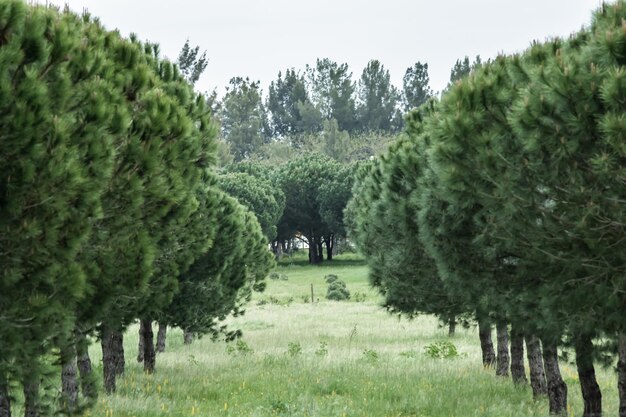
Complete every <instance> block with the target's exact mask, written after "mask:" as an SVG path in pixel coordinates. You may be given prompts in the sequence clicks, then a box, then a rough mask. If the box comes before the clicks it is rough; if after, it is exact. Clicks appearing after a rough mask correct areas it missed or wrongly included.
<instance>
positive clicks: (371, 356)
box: [363, 349, 379, 364]
mask: <svg viewBox="0 0 626 417" xmlns="http://www.w3.org/2000/svg"><path fill="white" fill-rule="evenodd" d="M378 359H379V356H378V352H376V351H375V350H374V349H363V360H364V361H365V362H367V363H370V364H375V363H376V362H378Z"/></svg>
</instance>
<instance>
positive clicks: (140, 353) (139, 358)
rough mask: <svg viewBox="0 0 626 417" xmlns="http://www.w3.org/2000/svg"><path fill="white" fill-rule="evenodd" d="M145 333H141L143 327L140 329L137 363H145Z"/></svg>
mask: <svg viewBox="0 0 626 417" xmlns="http://www.w3.org/2000/svg"><path fill="white" fill-rule="evenodd" d="M143 344H144V341H143V333H142V332H141V327H140V328H139V343H138V344H137V362H139V363H141V362H143V350H144V347H143Z"/></svg>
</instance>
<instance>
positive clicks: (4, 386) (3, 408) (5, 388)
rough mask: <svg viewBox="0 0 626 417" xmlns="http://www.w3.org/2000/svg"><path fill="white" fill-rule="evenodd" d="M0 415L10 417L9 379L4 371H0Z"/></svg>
mask: <svg viewBox="0 0 626 417" xmlns="http://www.w3.org/2000/svg"><path fill="white" fill-rule="evenodd" d="M0 417H11V397H10V396H9V381H8V380H7V376H6V374H5V373H4V372H0Z"/></svg>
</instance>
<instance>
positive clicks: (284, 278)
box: [280, 274, 289, 281]
mask: <svg viewBox="0 0 626 417" xmlns="http://www.w3.org/2000/svg"><path fill="white" fill-rule="evenodd" d="M280 279H281V281H288V280H289V277H288V276H287V274H280Z"/></svg>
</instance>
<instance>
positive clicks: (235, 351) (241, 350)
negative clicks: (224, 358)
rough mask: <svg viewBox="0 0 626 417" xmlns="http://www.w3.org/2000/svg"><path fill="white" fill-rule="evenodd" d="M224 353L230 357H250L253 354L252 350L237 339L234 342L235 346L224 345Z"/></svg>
mask: <svg viewBox="0 0 626 417" xmlns="http://www.w3.org/2000/svg"><path fill="white" fill-rule="evenodd" d="M226 353H227V354H228V355H230V356H244V357H245V356H250V355H252V354H253V353H254V349H252V348H251V347H250V346H248V344H247V343H246V342H244V341H243V340H241V339H238V340H237V341H236V342H235V346H233V345H232V344H228V345H226Z"/></svg>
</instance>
